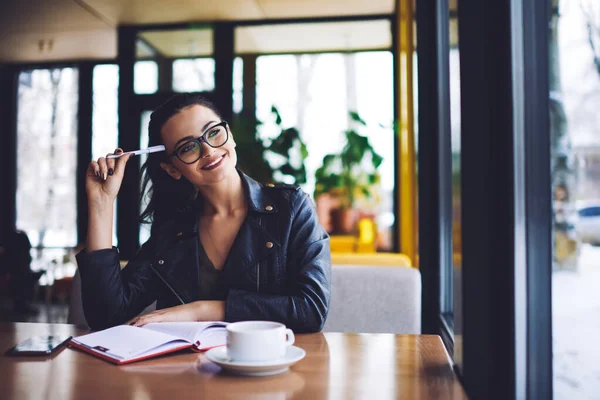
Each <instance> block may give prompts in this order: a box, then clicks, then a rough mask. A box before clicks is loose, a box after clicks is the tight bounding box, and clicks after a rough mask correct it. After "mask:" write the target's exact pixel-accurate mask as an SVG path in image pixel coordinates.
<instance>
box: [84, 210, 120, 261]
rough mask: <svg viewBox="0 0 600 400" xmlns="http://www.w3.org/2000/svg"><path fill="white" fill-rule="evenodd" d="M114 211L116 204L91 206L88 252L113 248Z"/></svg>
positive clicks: (89, 211)
mask: <svg viewBox="0 0 600 400" xmlns="http://www.w3.org/2000/svg"><path fill="white" fill-rule="evenodd" d="M113 209H114V202H113V203H111V204H94V205H89V207H88V230H87V242H86V252H88V253H91V252H92V251H96V250H102V249H110V248H111V247H112V230H113V212H114V210H113Z"/></svg>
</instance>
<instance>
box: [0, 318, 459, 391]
mask: <svg viewBox="0 0 600 400" xmlns="http://www.w3.org/2000/svg"><path fill="white" fill-rule="evenodd" d="M85 333H87V332H86V331H84V330H80V329H77V328H76V327H75V326H73V325H63V324H33V323H3V324H0V352H1V353H2V354H1V355H0V398H2V399H160V398H171V399H172V400H175V399H184V398H194V399H260V400H267V399H268V400H271V399H273V400H275V399H290V398H293V399H310V400H318V399H378V400H384V399H466V396H465V394H464V391H463V389H462V387H461V386H460V384H459V382H458V380H457V379H456V376H455V375H454V373H453V371H452V368H451V366H450V362H449V358H448V355H447V353H446V350H445V348H444V346H443V344H442V341H441V339H440V338H439V336H429V335H391V334H345V333H317V334H308V335H296V343H295V345H296V346H298V347H301V348H303V349H304V350H306V353H307V354H306V357H305V358H304V359H303V360H301V361H299V362H298V363H296V364H294V365H293V366H292V367H291V368H290V370H289V371H288V372H285V373H283V374H280V375H276V376H270V377H241V376H234V375H229V374H226V373H224V372H222V371H221V368H220V367H219V366H217V365H216V364H213V363H212V362H210V361H209V360H208V359H207V358H206V356H205V355H204V353H192V352H187V351H185V352H180V353H176V354H172V355H168V356H164V357H161V358H156V359H151V360H147V361H141V362H138V363H133V364H129V365H124V366H116V365H113V364H110V363H108V362H106V361H103V360H101V359H98V358H95V357H92V356H90V355H88V354H86V353H83V352H81V351H79V350H76V349H74V348H70V347H65V348H62V349H61V350H59V351H58V352H57V353H56V354H55V355H53V356H51V357H13V356H6V355H4V352H5V351H6V350H7V349H9V348H11V347H12V346H14V345H15V344H17V343H19V342H21V341H23V340H25V339H27V338H28V337H30V336H35V335H47V334H70V335H73V336H77V335H81V334H85Z"/></svg>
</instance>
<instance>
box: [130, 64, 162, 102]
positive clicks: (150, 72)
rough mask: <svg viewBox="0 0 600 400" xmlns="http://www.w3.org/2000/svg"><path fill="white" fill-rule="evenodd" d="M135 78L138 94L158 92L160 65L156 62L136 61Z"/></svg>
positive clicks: (134, 88) (134, 83)
mask: <svg viewBox="0 0 600 400" xmlns="http://www.w3.org/2000/svg"><path fill="white" fill-rule="evenodd" d="M133 77H134V78H133V90H134V92H135V93H136V94H152V93H156V91H157V90H158V64H157V63H156V62H155V61H136V62H135V64H134V69H133Z"/></svg>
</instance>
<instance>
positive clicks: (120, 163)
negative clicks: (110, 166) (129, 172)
mask: <svg viewBox="0 0 600 400" xmlns="http://www.w3.org/2000/svg"><path fill="white" fill-rule="evenodd" d="M131 154H132V153H126V154H124V155H122V156H121V157H119V158H117V161H116V163H115V169H114V173H115V174H116V175H118V176H123V173H124V172H125V166H126V165H127V161H129V157H131Z"/></svg>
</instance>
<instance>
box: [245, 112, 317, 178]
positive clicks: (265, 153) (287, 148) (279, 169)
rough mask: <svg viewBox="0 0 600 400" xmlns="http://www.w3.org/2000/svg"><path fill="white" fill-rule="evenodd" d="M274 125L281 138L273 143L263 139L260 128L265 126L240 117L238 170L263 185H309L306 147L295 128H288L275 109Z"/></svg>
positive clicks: (261, 122) (277, 137)
mask: <svg viewBox="0 0 600 400" xmlns="http://www.w3.org/2000/svg"><path fill="white" fill-rule="evenodd" d="M271 113H272V115H273V116H274V121H273V123H274V124H275V126H276V127H277V129H278V130H279V134H278V135H277V136H276V137H275V138H273V139H262V138H260V136H259V134H258V128H259V126H261V125H263V124H264V123H265V122H263V121H260V120H258V119H256V118H247V117H246V118H244V117H238V118H237V119H236V121H235V131H236V132H240V133H239V134H238V135H236V137H235V140H236V143H237V146H238V148H237V150H238V151H237V153H238V166H239V167H240V168H241V169H242V170H243V171H245V172H247V173H248V174H249V175H250V176H252V177H253V178H255V179H257V180H258V181H261V182H286V183H289V184H298V185H300V184H303V183H306V168H305V167H304V160H305V159H306V157H307V156H308V150H307V148H306V144H305V143H304V142H303V141H302V138H301V137H300V132H298V130H297V129H296V128H294V127H290V128H285V127H284V126H283V121H282V118H281V115H280V114H279V111H278V110H277V108H276V107H275V106H272V107H271Z"/></svg>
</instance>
